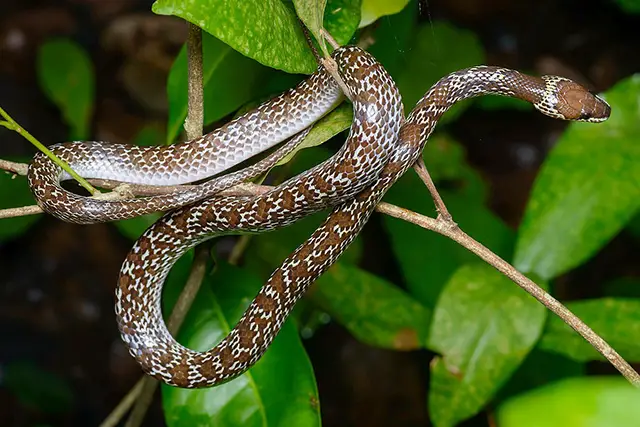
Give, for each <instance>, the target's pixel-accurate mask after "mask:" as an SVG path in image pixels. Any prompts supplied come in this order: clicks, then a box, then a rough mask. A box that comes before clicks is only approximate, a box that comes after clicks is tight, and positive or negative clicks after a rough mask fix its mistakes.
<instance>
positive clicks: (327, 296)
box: [311, 263, 430, 350]
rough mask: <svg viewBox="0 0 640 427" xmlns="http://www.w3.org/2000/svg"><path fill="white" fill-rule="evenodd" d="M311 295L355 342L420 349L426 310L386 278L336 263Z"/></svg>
mask: <svg viewBox="0 0 640 427" xmlns="http://www.w3.org/2000/svg"><path fill="white" fill-rule="evenodd" d="M312 289H313V290H312V294H311V297H312V299H313V301H314V302H315V303H317V304H318V305H319V306H320V307H321V308H322V309H324V310H325V311H326V312H328V313H329V314H330V315H331V316H332V317H333V318H335V319H336V320H337V321H338V322H339V323H340V324H342V325H343V326H344V327H346V328H347V329H348V330H349V331H350V332H351V333H352V334H353V335H354V336H355V337H356V338H358V340H359V341H361V342H364V343H367V344H370V345H375V346H378V347H384V348H389V349H394V350H414V349H417V348H423V347H424V346H425V344H426V337H427V331H428V324H429V315H430V313H429V310H428V309H426V308H425V307H424V306H422V305H421V304H420V303H418V302H417V301H416V300H414V299H413V298H411V297H410V296H409V295H407V294H406V293H405V292H403V291H401V290H400V289H398V288H397V287H395V286H394V285H393V284H391V283H389V282H387V281H386V280H384V279H382V278H380V277H378V276H375V275H373V274H371V273H368V272H366V271H364V270H361V269H359V268H358V267H355V266H352V265H348V264H346V263H337V264H336V265H335V266H333V267H332V268H331V269H330V270H329V271H328V272H327V273H325V274H324V275H322V276H321V277H320V278H319V279H318V282H317V284H316V285H315V286H314V287H313V288H312Z"/></svg>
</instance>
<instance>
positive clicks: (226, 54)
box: [167, 33, 268, 143]
mask: <svg viewBox="0 0 640 427" xmlns="http://www.w3.org/2000/svg"><path fill="white" fill-rule="evenodd" d="M202 52H203V64H202V69H203V70H202V71H203V76H202V79H203V84H204V124H205V125H208V124H210V123H212V122H214V121H216V120H219V119H221V118H223V117H224V116H226V115H228V114H229V113H231V112H233V111H234V110H236V109H238V108H239V107H240V106H242V105H243V104H244V103H246V102H248V101H250V100H251V99H253V98H255V97H256V96H259V95H262V94H264V93H263V92H262V90H261V87H260V85H261V83H263V81H264V77H265V76H266V74H267V71H268V69H267V68H265V67H264V66H262V65H260V64H259V63H257V62H256V61H252V60H251V59H249V58H247V57H246V56H243V55H241V54H240V53H238V52H237V51H235V50H233V49H232V48H230V47H229V46H228V45H226V44H224V43H222V42H221V41H219V40H217V39H216V38H215V37H213V36H211V35H209V34H207V33H203V34H202ZM187 81H188V72H187V54H186V49H185V47H183V48H182V50H181V51H180V53H179V54H178V57H177V58H176V60H175V62H174V64H173V67H172V68H171V71H170V73H169V80H168V82H167V94H168V99H169V121H168V124H167V142H168V143H170V142H172V141H173V140H175V139H176V137H177V136H178V135H179V133H180V132H181V130H182V125H183V123H184V119H185V118H186V117H187V104H188V90H187V86H188V83H187Z"/></svg>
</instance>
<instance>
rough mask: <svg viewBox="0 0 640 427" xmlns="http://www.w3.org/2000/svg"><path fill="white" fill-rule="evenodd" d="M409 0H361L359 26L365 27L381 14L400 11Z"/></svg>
mask: <svg viewBox="0 0 640 427" xmlns="http://www.w3.org/2000/svg"><path fill="white" fill-rule="evenodd" d="M407 3H409V0H362V18H361V20H360V27H366V26H367V25H369V24H371V23H372V22H374V21H375V20H377V19H378V18H380V17H381V16H385V15H393V14H395V13H398V12H400V11H401V10H402V9H404V7H405V6H406V5H407Z"/></svg>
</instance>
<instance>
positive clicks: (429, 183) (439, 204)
mask: <svg viewBox="0 0 640 427" xmlns="http://www.w3.org/2000/svg"><path fill="white" fill-rule="evenodd" d="M413 169H414V170H415V171H416V173H417V174H418V176H419V177H420V179H421V180H422V182H424V185H425V186H426V187H427V190H429V193H431V198H433V202H434V204H435V205H436V211H437V212H438V216H439V217H440V218H442V219H443V220H445V221H453V218H452V217H451V214H450V213H449V209H447V206H446V205H445V204H444V201H443V200H442V197H440V193H438V190H437V189H436V185H435V184H434V183H433V180H432V179H431V175H429V171H428V170H427V167H426V166H425V165H424V160H423V159H422V156H420V157H419V158H418V161H417V162H416V164H415V165H413Z"/></svg>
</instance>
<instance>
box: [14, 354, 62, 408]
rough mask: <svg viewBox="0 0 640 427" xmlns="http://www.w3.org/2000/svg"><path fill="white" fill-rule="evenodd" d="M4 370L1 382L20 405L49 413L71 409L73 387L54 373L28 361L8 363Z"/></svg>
mask: <svg viewBox="0 0 640 427" xmlns="http://www.w3.org/2000/svg"><path fill="white" fill-rule="evenodd" d="M3 371H4V372H3V374H2V377H3V378H2V383H3V386H4V387H6V388H7V389H8V390H9V391H10V392H11V393H12V394H13V395H15V396H16V397H17V398H18V400H19V401H20V402H21V403H22V404H23V405H25V406H28V407H31V408H34V409H36V410H37V411H41V412H45V413H52V414H60V413H65V412H69V411H70V410H71V409H72V406H73V390H72V389H71V387H70V386H69V384H67V382H65V381H64V379H62V378H60V377H58V376H57V375H55V374H53V373H51V372H48V371H45V370H43V369H41V368H40V367H38V366H36V365H34V364H33V363H30V362H15V363H10V364H8V365H6V366H5V367H3Z"/></svg>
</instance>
